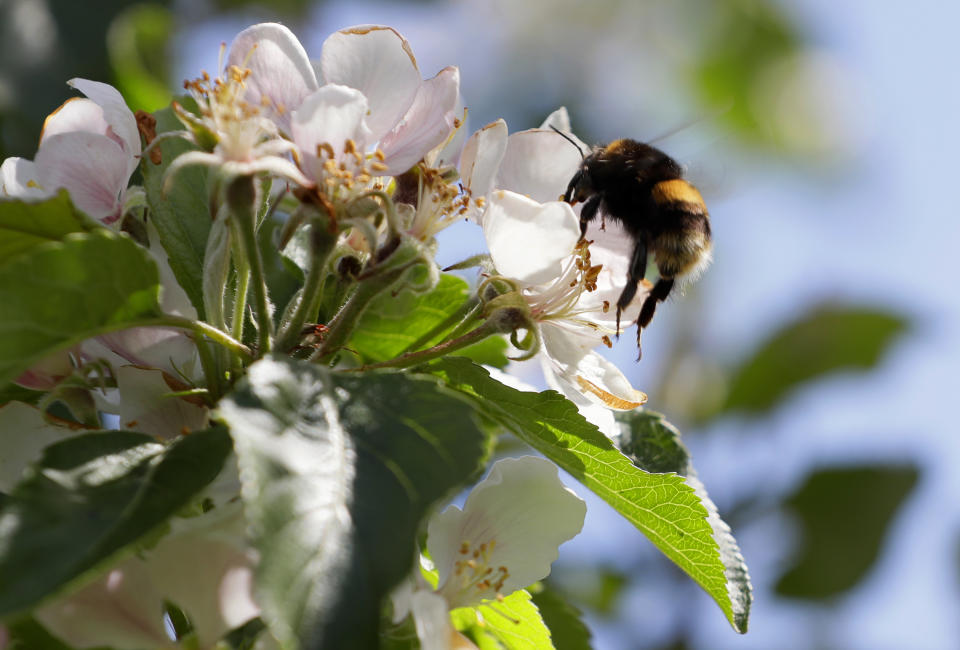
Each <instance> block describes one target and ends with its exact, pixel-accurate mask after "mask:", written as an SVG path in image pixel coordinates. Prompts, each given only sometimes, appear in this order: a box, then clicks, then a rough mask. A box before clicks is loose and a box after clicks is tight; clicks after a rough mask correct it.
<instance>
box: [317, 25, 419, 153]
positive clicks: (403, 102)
mask: <svg viewBox="0 0 960 650" xmlns="http://www.w3.org/2000/svg"><path fill="white" fill-rule="evenodd" d="M320 69H321V70H322V72H323V80H324V82H325V83H328V84H329V83H334V84H342V85H344V86H349V87H351V88H356V89H357V90H359V91H360V92H362V93H363V95H364V96H365V97H366V98H367V100H368V101H369V105H370V115H369V116H368V117H367V124H368V125H369V127H370V130H371V132H372V137H371V141H377V140H380V138H382V137H383V136H384V135H386V134H387V133H388V132H389V131H390V130H391V129H392V128H393V127H394V125H396V124H397V122H399V121H400V119H401V118H402V117H403V115H404V114H405V113H406V112H407V109H409V108H410V105H411V104H412V103H413V99H414V97H415V96H416V94H417V89H418V88H419V87H420V70H419V69H418V68H417V61H416V59H415V58H414V56H413V52H412V51H411V50H410V44H409V43H407V40H406V39H405V38H403V36H401V35H400V34H399V33H398V32H397V31H396V30H394V29H393V28H392V27H383V26H379V25H361V26H358V27H350V28H348V29H342V30H340V31H339V32H337V33H335V34H332V35H331V36H330V37H329V38H327V40H326V41H324V43H323V50H322V52H321V54H320Z"/></svg>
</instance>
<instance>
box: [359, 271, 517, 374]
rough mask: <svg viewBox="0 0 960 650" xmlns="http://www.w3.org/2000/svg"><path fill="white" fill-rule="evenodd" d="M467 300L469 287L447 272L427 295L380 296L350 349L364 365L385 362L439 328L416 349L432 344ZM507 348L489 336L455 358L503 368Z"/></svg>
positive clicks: (371, 306)
mask: <svg viewBox="0 0 960 650" xmlns="http://www.w3.org/2000/svg"><path fill="white" fill-rule="evenodd" d="M469 297H470V287H469V285H467V283H466V282H465V281H464V280H463V279H461V278H458V277H457V276H455V275H450V274H446V273H445V274H442V275H441V276H440V282H438V283H437V286H436V287H434V288H433V289H432V290H431V291H428V292H427V293H422V294H419V293H414V292H412V291H401V292H400V293H399V294H397V295H393V294H392V293H390V292H385V293H382V294H380V296H378V297H377V298H376V300H374V301H373V303H372V304H371V305H370V307H369V308H368V309H367V310H366V311H365V312H364V313H363V317H362V318H361V319H360V323H359V324H358V325H357V329H356V330H354V333H353V337H352V338H351V339H350V345H349V347H350V348H351V349H353V350H356V351H357V352H358V353H360V355H361V356H362V357H363V360H364V361H366V362H376V361H386V360H388V359H393V358H394V357H397V356H399V355H400V354H403V353H404V352H406V351H407V350H408V348H409V347H410V346H411V345H412V344H413V343H415V342H417V341H418V340H420V339H421V337H423V336H426V335H427V334H428V333H430V332H431V330H434V329H435V328H439V329H438V330H437V331H436V332H435V333H434V334H433V336H431V337H429V338H428V339H427V340H425V341H423V342H422V344H421V345H419V346H417V349H420V348H427V347H430V346H431V345H435V344H436V343H439V342H440V341H442V340H443V337H444V334H446V333H447V332H449V331H450V330H452V329H453V327H454V326H455V325H456V324H457V323H456V322H450V323H448V324H446V326H445V327H441V326H442V325H443V324H444V321H446V320H447V319H448V318H450V317H451V316H453V315H454V314H455V313H456V312H457V310H458V309H460V308H461V307H463V305H464V303H465V302H466V301H467V299H468V298H469ZM506 349H507V343H506V341H505V340H504V339H503V338H502V337H491V338H488V339H485V340H484V341H481V342H480V343H478V344H475V345H472V346H470V347H468V348H465V349H463V350H460V351H458V352H457V355H459V356H465V357H468V358H471V359H474V360H476V361H477V362H479V363H485V364H488V365H492V366H496V367H498V368H502V367H503V366H505V365H507V363H508V361H507V358H506V355H505V352H506Z"/></svg>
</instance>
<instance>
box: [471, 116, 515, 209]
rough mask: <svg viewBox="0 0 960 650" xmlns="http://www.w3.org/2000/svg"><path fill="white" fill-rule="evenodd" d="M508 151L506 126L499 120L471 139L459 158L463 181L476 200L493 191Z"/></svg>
mask: <svg viewBox="0 0 960 650" xmlns="http://www.w3.org/2000/svg"><path fill="white" fill-rule="evenodd" d="M506 151H507V123H506V122H504V121H503V120H497V121H496V122H491V123H490V124H488V125H486V126H485V127H483V128H482V129H480V130H479V131H477V132H476V133H474V134H473V135H471V136H470V139H469V140H467V143H466V144H465V145H464V146H463V153H461V154H460V177H461V178H463V180H464V186H465V187H466V188H467V189H469V190H470V192H471V193H472V194H473V195H474V196H475V197H480V196H486V195H487V194H489V193H490V190H492V189H493V182H494V179H496V177H497V170H498V169H500V162H501V161H502V160H503V156H504V154H505V153H506Z"/></svg>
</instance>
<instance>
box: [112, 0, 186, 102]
mask: <svg viewBox="0 0 960 650" xmlns="http://www.w3.org/2000/svg"><path fill="white" fill-rule="evenodd" d="M173 27H174V25H173V15H172V14H171V13H170V10H169V9H167V8H166V7H162V6H160V5H156V4H140V5H135V6H133V7H130V8H128V9H126V10H125V11H123V12H121V13H120V14H118V15H117V16H116V17H115V18H114V19H113V21H112V22H111V23H110V29H109V30H108V31H107V54H108V55H109V57H110V66H111V67H112V68H113V74H114V77H115V78H116V81H117V89H118V90H119V91H120V92H121V93H122V94H123V96H124V97H125V98H126V100H127V103H128V104H129V106H130V109H131V110H134V111H136V110H138V109H142V110H146V111H155V110H157V109H159V108H162V107H164V106H166V105H167V104H169V103H170V90H169V87H170V86H169V83H168V78H169V76H170V61H171V57H170V56H169V53H168V51H167V49H168V48H167V46H168V44H169V42H170V38H171V35H172V33H173Z"/></svg>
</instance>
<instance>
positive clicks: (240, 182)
mask: <svg viewBox="0 0 960 650" xmlns="http://www.w3.org/2000/svg"><path fill="white" fill-rule="evenodd" d="M256 199H257V192H256V187H255V185H254V178H253V177H252V176H238V177H237V178H235V179H234V180H233V181H232V182H231V183H230V186H229V187H227V204H228V205H229V206H230V212H231V216H232V217H233V219H234V223H236V225H237V230H238V231H239V232H240V243H241V247H242V250H243V252H244V257H246V259H247V263H248V264H249V265H250V276H251V280H252V282H253V298H254V305H253V306H254V314H255V316H256V319H257V343H258V345H257V357H258V358H259V357H262V356H264V355H266V354H269V353H270V349H271V347H272V345H273V318H272V317H271V315H270V301H269V299H268V298H267V279H266V276H265V275H264V272H263V258H262V257H261V256H260V247H259V246H257V233H256V223H257V214H256V209H255V205H256V203H257V200H256Z"/></svg>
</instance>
